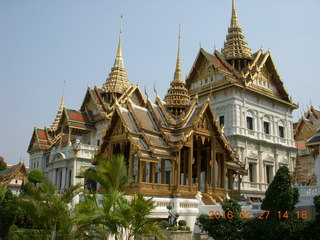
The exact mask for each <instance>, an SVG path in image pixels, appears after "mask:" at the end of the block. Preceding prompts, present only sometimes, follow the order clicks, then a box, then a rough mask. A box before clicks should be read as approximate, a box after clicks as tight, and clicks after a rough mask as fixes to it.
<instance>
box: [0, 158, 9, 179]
mask: <svg viewBox="0 0 320 240" xmlns="http://www.w3.org/2000/svg"><path fill="white" fill-rule="evenodd" d="M5 169H7V164H6V162H5V161H4V159H3V157H1V156H0V171H3V170H5ZM2 179H3V175H2V174H1V173H0V182H1V181H2Z"/></svg>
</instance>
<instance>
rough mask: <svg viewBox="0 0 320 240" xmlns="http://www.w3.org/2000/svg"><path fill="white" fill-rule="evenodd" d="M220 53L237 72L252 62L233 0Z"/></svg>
mask: <svg viewBox="0 0 320 240" xmlns="http://www.w3.org/2000/svg"><path fill="white" fill-rule="evenodd" d="M221 53H222V54H223V55H224V57H225V59H226V60H227V61H228V62H229V63H230V64H231V65H232V66H233V67H235V68H236V69H238V70H241V69H243V68H245V67H246V66H247V65H248V62H250V61H251V60H252V52H251V49H250V48H249V47H248V43H247V41H246V39H245V37H244V35H243V34H242V28H241V27H240V25H239V19H238V16H237V12H236V7H235V2H234V0H232V15H231V23H230V27H229V28H228V34H227V38H226V42H225V43H224V48H223V49H222V51H221Z"/></svg>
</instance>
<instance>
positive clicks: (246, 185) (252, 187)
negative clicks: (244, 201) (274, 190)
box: [241, 182, 269, 192]
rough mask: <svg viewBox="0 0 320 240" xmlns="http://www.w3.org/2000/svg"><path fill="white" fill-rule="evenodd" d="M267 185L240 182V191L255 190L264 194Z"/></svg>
mask: <svg viewBox="0 0 320 240" xmlns="http://www.w3.org/2000/svg"><path fill="white" fill-rule="evenodd" d="M268 186H269V184H267V183H254V182H241V190H255V191H262V192H265V191H266V190H267V189H268Z"/></svg>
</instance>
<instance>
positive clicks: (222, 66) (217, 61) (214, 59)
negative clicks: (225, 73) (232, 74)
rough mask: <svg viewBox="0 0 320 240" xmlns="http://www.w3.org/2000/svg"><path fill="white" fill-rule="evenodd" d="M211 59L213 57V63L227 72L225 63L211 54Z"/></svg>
mask: <svg viewBox="0 0 320 240" xmlns="http://www.w3.org/2000/svg"><path fill="white" fill-rule="evenodd" d="M210 57H211V59H212V61H214V62H215V63H216V64H218V65H219V67H220V68H222V69H223V70H227V68H226V67H225V66H224V65H223V63H222V62H221V61H220V60H219V59H218V58H215V57H214V56H212V55H211V54H210Z"/></svg>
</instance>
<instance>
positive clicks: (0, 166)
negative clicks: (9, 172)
mask: <svg viewBox="0 0 320 240" xmlns="http://www.w3.org/2000/svg"><path fill="white" fill-rule="evenodd" d="M5 169H7V164H6V162H5V161H0V171H2V170H5Z"/></svg>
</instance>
